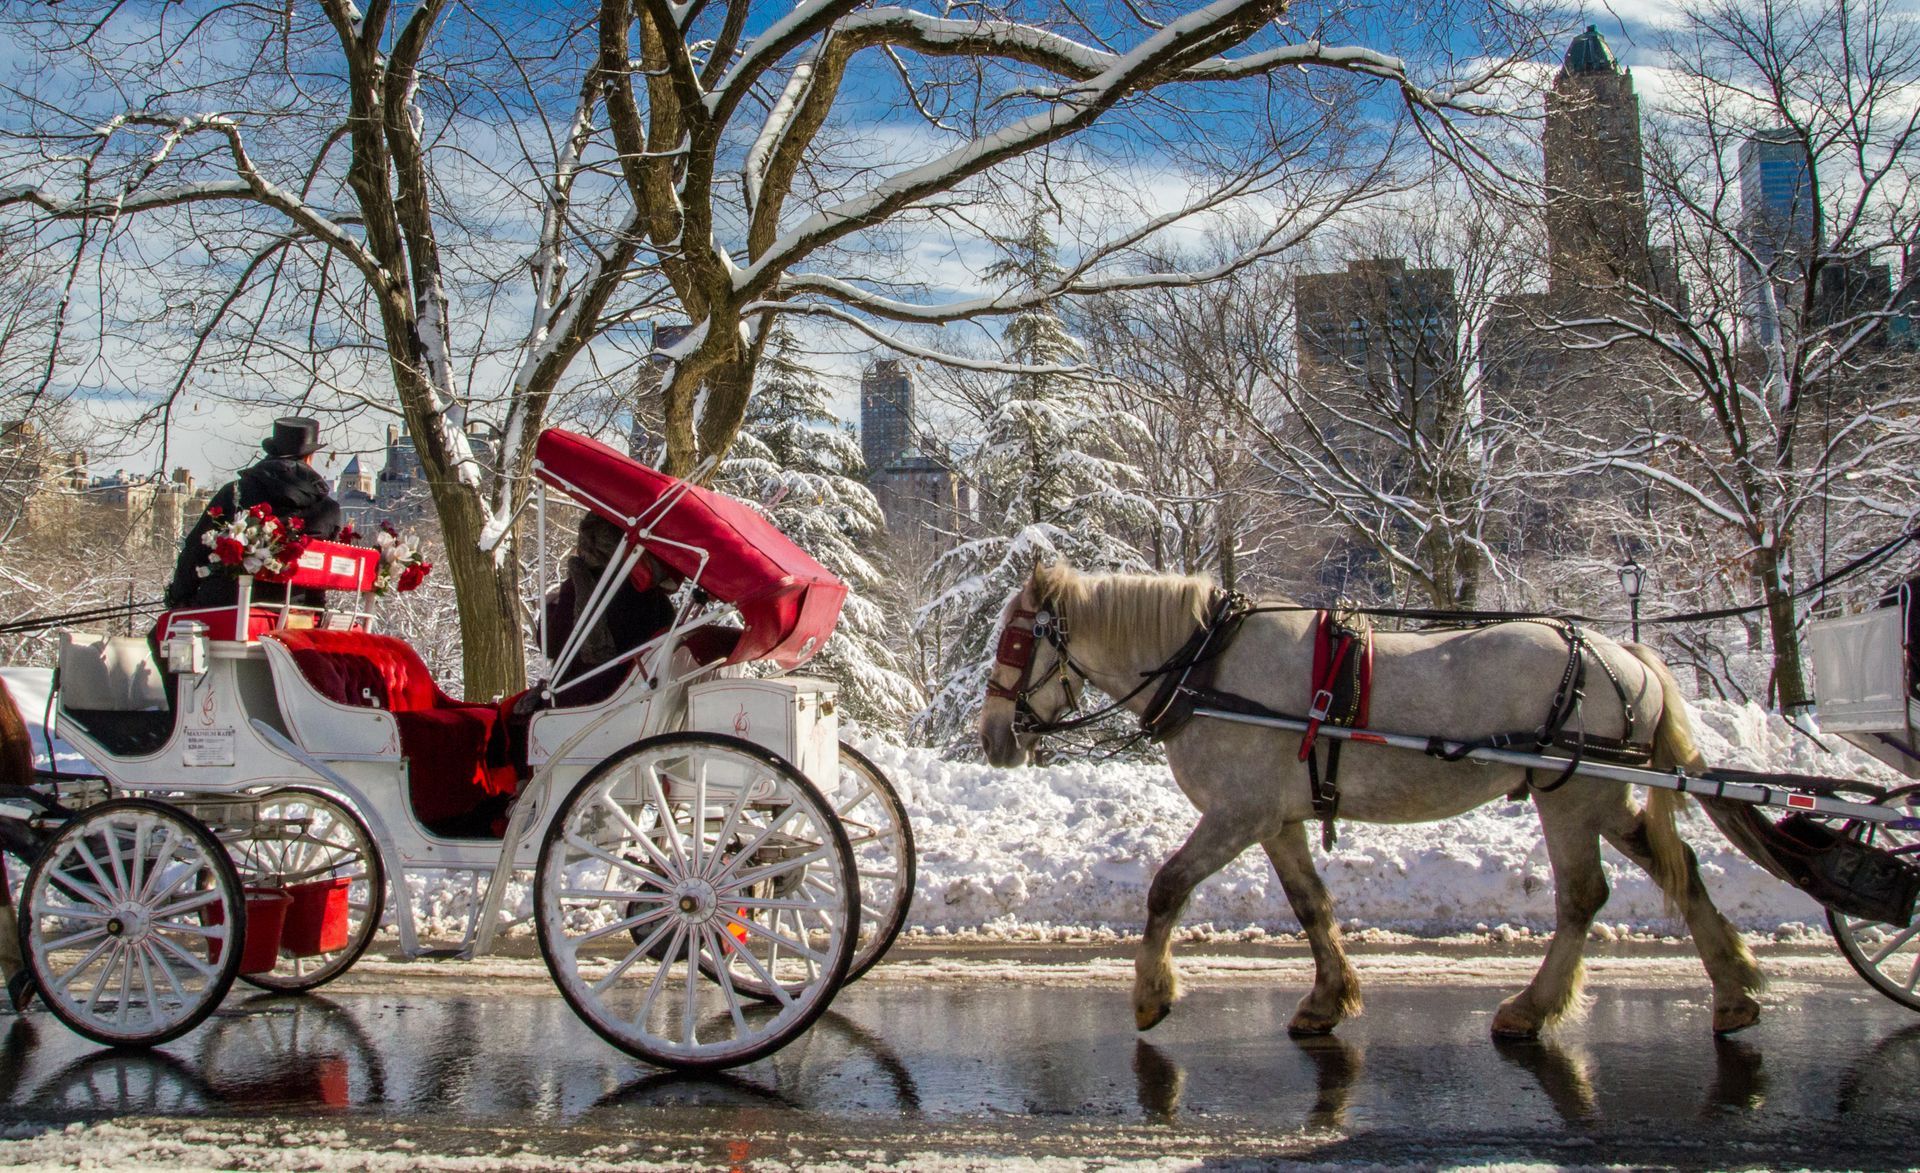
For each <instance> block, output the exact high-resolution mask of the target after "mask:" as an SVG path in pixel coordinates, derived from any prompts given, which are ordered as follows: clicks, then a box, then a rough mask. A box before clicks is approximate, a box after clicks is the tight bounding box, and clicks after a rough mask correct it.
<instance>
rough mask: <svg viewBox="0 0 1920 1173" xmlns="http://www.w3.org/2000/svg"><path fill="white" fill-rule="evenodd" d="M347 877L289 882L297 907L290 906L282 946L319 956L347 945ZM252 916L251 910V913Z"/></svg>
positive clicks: (303, 954)
mask: <svg viewBox="0 0 1920 1173" xmlns="http://www.w3.org/2000/svg"><path fill="white" fill-rule="evenodd" d="M352 886H353V881H352V880H350V879H348V878H347V877H345V876H338V877H334V878H330V879H325V880H309V881H307V882H306V883H304V884H289V885H287V895H288V896H291V897H293V906H292V907H291V908H289V909H287V924H286V928H285V929H284V930H283V931H282V932H281V934H280V947H281V948H282V949H285V950H286V951H287V952H289V953H291V954H293V955H294V956H295V957H317V956H319V955H320V954H322V953H332V952H335V951H336V950H340V949H345V948H346V947H347V928H348V926H347V889H348V888H350V887H352ZM247 915H248V916H252V915H253V912H252V910H251V909H249V910H248V912H247Z"/></svg>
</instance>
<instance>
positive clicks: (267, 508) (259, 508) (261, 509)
mask: <svg viewBox="0 0 1920 1173" xmlns="http://www.w3.org/2000/svg"><path fill="white" fill-rule="evenodd" d="M247 512H248V514H250V515H252V516H254V517H258V518H262V519H265V518H269V517H272V516H273V506H271V505H269V504H267V503H266V502H265V501H262V502H260V504H258V505H255V506H254V507H253V508H251V509H249V510H247Z"/></svg>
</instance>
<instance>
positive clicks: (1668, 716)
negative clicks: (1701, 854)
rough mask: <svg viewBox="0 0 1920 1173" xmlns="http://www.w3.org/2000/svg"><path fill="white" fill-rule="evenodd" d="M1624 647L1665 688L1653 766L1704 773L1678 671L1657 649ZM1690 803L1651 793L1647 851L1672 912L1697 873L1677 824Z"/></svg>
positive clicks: (1677, 795) (1673, 793)
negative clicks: (1658, 653) (1658, 654)
mask: <svg viewBox="0 0 1920 1173" xmlns="http://www.w3.org/2000/svg"><path fill="white" fill-rule="evenodd" d="M1625 647H1626V649H1627V651H1628V652H1630V653H1632V655H1633V657H1634V659H1636V660H1639V661H1640V662H1641V663H1642V664H1645V665H1646V667H1647V671H1649V672H1651V673H1653V678H1654V680H1656V681H1657V682H1659V685H1660V721H1659V723H1658V724H1657V725H1655V726H1654V730H1653V768H1654V769H1656V770H1671V769H1673V768H1674V767H1675V766H1679V767H1681V768H1682V769H1685V770H1688V771H1689V772H1692V773H1699V772H1700V771H1701V770H1703V769H1705V768H1706V759H1705V758H1703V757H1701V756H1700V747H1699V745H1698V744H1696V743H1695V741H1694V737H1693V718H1692V717H1691V716H1690V715H1689V714H1688V713H1687V700H1686V697H1684V696H1682V695H1681V693H1680V682H1679V681H1678V680H1676V679H1674V676H1673V670H1672V669H1670V668H1668V667H1667V665H1666V663H1665V662H1664V661H1662V660H1661V659H1660V657H1659V656H1656V655H1654V653H1653V649H1652V648H1648V647H1643V646H1641V645H1640V644H1627V645H1625ZM1686 804H1687V796H1686V795H1684V794H1682V793H1680V792H1679V791H1678V790H1662V789H1659V788H1657V787H1650V788H1649V789H1648V793H1647V817H1646V828H1647V847H1648V850H1649V851H1650V852H1651V853H1652V855H1653V869H1654V881H1655V882H1656V883H1658V884H1659V885H1660V891H1661V892H1662V893H1664V894H1666V896H1667V904H1668V905H1669V907H1670V908H1671V907H1672V906H1673V905H1674V902H1675V897H1674V893H1678V892H1685V891H1686V890H1687V884H1688V883H1689V882H1690V880H1691V877H1692V875H1693V854H1692V852H1691V851H1689V850H1688V848H1687V845H1686V843H1685V842H1684V841H1682V840H1681V838H1680V830H1679V828H1678V827H1677V826H1676V825H1675V820H1676V819H1677V818H1678V816H1679V814H1680V811H1681V809H1682V808H1683V807H1685V806H1686Z"/></svg>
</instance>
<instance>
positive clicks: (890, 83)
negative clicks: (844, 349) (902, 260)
mask: <svg viewBox="0 0 1920 1173" xmlns="http://www.w3.org/2000/svg"><path fill="white" fill-rule="evenodd" d="M154 10H155V9H154V8H153V6H152V5H147V6H135V7H133V8H130V9H128V16H127V19H129V20H134V19H139V18H141V17H142V16H143V15H145V16H150V15H151V12H152V11H154ZM1114 10H1115V9H1113V8H1106V9H1099V8H1096V9H1094V10H1092V11H1093V15H1092V16H1091V17H1089V20H1090V21H1091V22H1093V23H1095V24H1096V25H1098V24H1103V23H1109V22H1107V21H1106V20H1105V19H1104V18H1103V16H1102V13H1103V12H1104V13H1111V12H1112V11H1114ZM766 11H769V12H770V11H771V10H766ZM1296 11H1297V12H1299V13H1302V14H1305V13H1306V12H1307V11H1308V10H1307V9H1306V8H1304V7H1303V8H1300V9H1297V10H1296ZM1340 11H1341V13H1342V14H1343V15H1342V17H1341V19H1340V20H1339V21H1338V22H1337V23H1335V24H1334V25H1332V26H1331V27H1328V28H1326V29H1324V30H1317V31H1322V32H1324V34H1325V36H1326V38H1327V39H1328V40H1330V41H1333V40H1337V41H1345V42H1360V43H1367V44H1371V45H1376V46H1378V47H1382V48H1387V49H1391V50H1396V51H1400V52H1403V53H1407V54H1408V55H1410V56H1417V55H1420V54H1425V53H1428V52H1429V51H1430V50H1432V47H1434V46H1436V45H1437V46H1440V49H1439V52H1440V53H1442V54H1455V55H1461V56H1470V55H1471V54H1472V52H1473V51H1474V49H1475V46H1474V45H1472V44H1471V43H1470V37H1469V36H1468V34H1467V33H1466V32H1465V31H1464V29H1463V28H1459V27H1447V26H1436V25H1434V24H1433V23H1431V22H1432V17H1431V16H1430V15H1429V14H1430V13H1432V12H1433V9H1432V8H1431V7H1429V6H1427V5H1422V4H1407V5H1404V6H1385V7H1380V8H1371V9H1370V8H1365V7H1359V6H1355V7H1349V8H1344V9H1341V10H1340ZM1668 11H1670V9H1668V8H1667V7H1666V6H1665V5H1658V4H1646V3H1638V2H1637V3H1635V4H1633V5H1630V6H1622V5H1615V6H1614V7H1613V8H1612V10H1611V11H1610V12H1598V11H1597V12H1595V13H1593V14H1591V15H1590V16H1589V17H1587V18H1586V19H1591V20H1593V21H1594V22H1595V23H1597V24H1598V25H1599V26H1600V27H1601V29H1602V31H1603V32H1604V33H1606V35H1607V37H1608V39H1609V41H1610V42H1612V43H1613V44H1614V46H1615V49H1616V52H1617V53H1619V55H1620V56H1621V57H1622V58H1624V59H1625V60H1627V61H1628V62H1629V63H1632V62H1634V61H1635V60H1636V59H1638V58H1639V57H1640V56H1641V55H1642V52H1643V51H1642V50H1641V48H1640V46H1641V44H1642V43H1643V41H1644V40H1645V37H1644V35H1643V33H1642V30H1644V29H1646V28H1648V27H1650V25H1651V23H1653V22H1656V21H1658V20H1659V19H1660V18H1661V16H1662V15H1663V14H1665V13H1667V12H1668ZM552 12H553V10H552V9H551V8H550V7H549V6H546V5H540V4H531V3H526V2H512V3H508V2H504V0H488V2H487V3H484V4H480V5H477V6H475V7H474V9H473V10H472V12H470V13H464V14H463V13H456V15H455V16H454V17H453V19H455V20H459V21H463V22H486V23H489V24H491V25H493V26H494V27H496V28H499V29H501V30H503V31H504V30H508V29H511V30H514V32H513V36H514V39H515V40H516V41H520V39H521V38H522V37H530V38H535V39H536V42H537V43H554V42H556V41H558V40H559V38H560V35H561V32H562V29H563V26H562V25H560V24H557V23H556V18H555V17H554V16H553V15H552ZM771 19H772V16H771V15H757V16H756V17H755V18H754V25H753V26H750V30H749V31H750V32H751V31H755V27H754V26H762V27H763V26H764V24H765V23H766V22H767V21H770V20H771ZM1581 23H1584V21H1583V20H1582V19H1581V18H1579V17H1577V16H1572V15H1570V16H1569V18H1568V25H1569V27H1570V28H1574V27H1578V25H1579V24H1581ZM1343 26H1344V27H1343ZM1561 47H1564V42H1562V46H1561ZM233 50H234V52H235V53H236V54H238V53H241V52H243V51H244V49H243V47H240V46H234V47H233ZM4 51H5V52H7V53H8V54H9V55H12V54H14V53H15V52H17V47H15V48H9V49H7V50H4ZM1557 58H1558V49H1556V50H1555V51H1554V53H1553V60H1554V61H1557ZM572 84H577V81H576V80H575V75H574V74H573V73H572V72H571V71H566V72H564V73H563V74H561V75H559V76H556V77H555V78H554V79H552V80H551V81H543V82H536V83H535V85H536V88H538V89H539V90H541V91H543V92H544V91H546V90H547V89H548V87H549V86H553V87H561V86H569V85H572ZM848 89H849V91H850V92H851V93H852V94H853V95H854V96H853V100H851V101H850V102H849V103H847V105H846V106H845V108H844V109H845V112H846V116H847V119H848V122H849V124H850V125H852V126H853V127H855V128H859V127H860V126H862V125H863V124H864V125H866V126H868V127H870V128H871V133H870V134H869V135H868V136H867V137H868V138H869V139H873V140H879V139H882V138H884V137H885V135H886V134H887V133H889V131H890V130H891V129H892V128H895V127H897V126H899V125H900V123H899V121H898V117H897V111H896V110H895V109H894V106H895V104H896V103H897V101H898V97H899V86H898V83H897V80H896V79H895V78H894V76H893V74H892V67H891V65H889V64H887V63H886V62H885V60H884V59H883V58H880V57H878V56H877V55H867V57H866V58H865V59H864V60H863V63H862V65H861V66H860V69H859V71H858V72H856V74H855V76H854V77H853V78H852V79H850V82H849V86H848ZM69 92H70V93H75V94H76V96H78V92H77V91H69ZM476 96H477V95H476ZM95 98H96V99H97V100H98V101H99V103H100V104H101V108H104V104H105V102H106V100H107V99H106V96H105V95H95ZM492 99H493V100H494V101H495V102H497V106H496V109H497V110H500V111H502V112H504V114H505V115H506V116H507V117H514V116H518V115H519V114H522V113H524V110H525V107H526V104H527V102H526V98H525V95H521V94H515V93H514V92H513V91H511V90H510V89H503V90H501V91H499V92H497V93H495V94H493V95H492ZM77 104H88V103H85V102H84V101H83V102H80V103H77ZM76 112H77V111H76ZM89 113H91V112H89ZM1251 113H1252V109H1251V107H1242V108H1237V109H1217V108H1216V109H1215V110H1213V111H1211V114H1212V116H1213V128H1212V131H1213V133H1216V134H1219V135H1221V136H1222V139H1223V141H1228V142H1230V141H1231V140H1232V139H1233V138H1234V137H1235V135H1236V133H1237V132H1236V130H1235V127H1236V125H1239V124H1241V123H1243V122H1244V121H1245V120H1246V119H1247V116H1248V115H1250V114H1251ZM1104 133H1105V134H1106V135H1108V137H1109V140H1110V142H1112V143H1115V144H1118V145H1120V146H1126V145H1128V142H1127V136H1128V135H1129V134H1134V133H1135V132H1134V131H1129V130H1125V129H1117V130H1114V131H1109V132H1104ZM902 149H903V150H904V149H910V144H907V145H903V147H902ZM1146 162H1147V163H1148V164H1149V165H1148V166H1145V167H1143V168H1142V170H1141V175H1140V176H1135V177H1133V178H1134V179H1135V180H1141V179H1142V177H1143V176H1146V175H1150V174H1151V172H1152V168H1151V166H1150V163H1151V158H1149V159H1148V160H1147V161H1146ZM913 255H914V256H915V257H916V259H917V261H919V262H921V263H924V265H925V269H924V271H923V272H921V273H918V274H915V276H919V277H921V278H923V279H925V280H927V281H928V282H929V283H930V285H931V287H932V288H931V289H930V290H929V292H931V293H934V294H940V293H947V294H966V293H969V292H972V290H971V289H969V287H968V285H967V281H968V278H969V276H970V275H972V274H977V273H978V271H979V270H980V269H981V268H983V267H984V265H985V264H986V263H987V262H988V261H989V260H990V259H991V256H992V254H991V250H990V249H989V248H987V247H985V246H984V245H981V244H979V243H977V242H976V243H975V244H974V245H972V246H970V247H969V246H961V245H957V244H955V243H954V242H952V241H949V240H943V239H939V238H929V239H926V240H924V241H922V242H921V243H919V244H918V245H917V246H916V248H915V250H914V253H913ZM827 366H828V371H827V373H828V374H829V375H830V376H837V378H838V381H839V383H840V386H841V387H842V388H843V394H842V400H841V401H842V404H843V407H844V408H845V409H846V410H847V411H848V412H851V410H852V405H853V403H854V401H855V394H856V383H855V379H856V377H857V368H858V355H857V354H842V355H839V356H837V357H834V358H831V359H830V360H829V361H828V363H827ZM97 407H98V409H100V410H103V411H114V410H116V408H115V405H114V404H113V403H112V402H111V400H110V399H103V400H101V401H99V402H98V403H97ZM274 414H276V411H274V410H268V409H263V410H261V411H259V412H251V411H249V410H247V409H245V408H244V407H237V406H235V405H232V404H229V403H220V402H215V401H208V400H200V401H197V404H196V403H189V404H188V405H187V408H186V410H184V411H183V412H182V413H181V414H180V415H179V416H178V417H177V418H176V421H175V428H174V434H173V436H172V437H171V444H170V448H171V451H170V453H169V463H172V464H185V465H186V466H188V467H190V468H192V469H194V470H195V471H196V472H197V473H199V474H200V475H202V476H220V475H224V474H225V473H227V472H230V471H231V470H232V469H234V468H236V467H239V466H240V465H242V464H244V463H246V462H248V461H250V460H251V459H252V458H253V456H254V453H255V452H256V448H255V445H256V444H257V440H258V437H259V435H261V434H263V433H264V432H265V431H266V430H267V427H268V425H269V422H270V419H271V416H272V415H274ZM387 422H388V419H387V417H384V416H369V417H368V418H367V419H366V420H364V421H363V422H362V423H360V424H358V425H356V426H355V427H354V428H353V429H352V430H351V432H350V433H348V434H347V435H345V436H339V435H338V430H337V432H336V442H337V444H338V446H339V447H340V448H343V449H356V448H357V449H361V450H371V449H373V448H375V447H377V446H378V443H379V440H380V438H381V437H382V436H383V435H384V432H385V428H386V424H387ZM156 456H157V451H156V450H155V449H154V448H153V447H149V448H147V449H144V450H142V451H138V452H128V453H125V454H124V455H123V456H119V457H114V458H108V459H105V460H101V461H98V462H96V466H95V471H96V472H98V473H105V472H109V471H112V469H113V468H114V467H116V466H124V467H127V468H130V469H139V468H143V467H147V466H150V465H151V464H152V462H153V460H154V459H155V457H156ZM343 463H344V459H341V460H336V461H335V463H334V469H333V470H334V471H337V469H338V467H339V466H340V465H341V464H343Z"/></svg>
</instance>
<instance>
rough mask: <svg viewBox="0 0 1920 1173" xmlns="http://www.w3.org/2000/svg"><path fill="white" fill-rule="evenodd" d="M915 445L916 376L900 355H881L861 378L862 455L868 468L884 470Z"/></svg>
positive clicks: (878, 470)
mask: <svg viewBox="0 0 1920 1173" xmlns="http://www.w3.org/2000/svg"><path fill="white" fill-rule="evenodd" d="M912 445H913V377H912V376H911V375H910V374H908V373H907V367H906V364H905V363H903V362H901V361H900V360H899V359H895V358H883V359H880V360H879V361H877V362H875V363H874V364H873V365H872V366H870V367H868V368H867V373H866V374H865V375H862V376H861V378H860V455H861V456H862V457H863V458H864V459H865V460H866V462H867V472H868V473H869V474H871V473H877V472H881V471H883V470H884V469H885V468H886V467H887V466H888V465H890V464H892V463H893V462H894V461H895V460H897V459H899V457H900V456H901V454H903V453H904V452H906V450H907V449H908V448H909V447H911V446H912Z"/></svg>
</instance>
